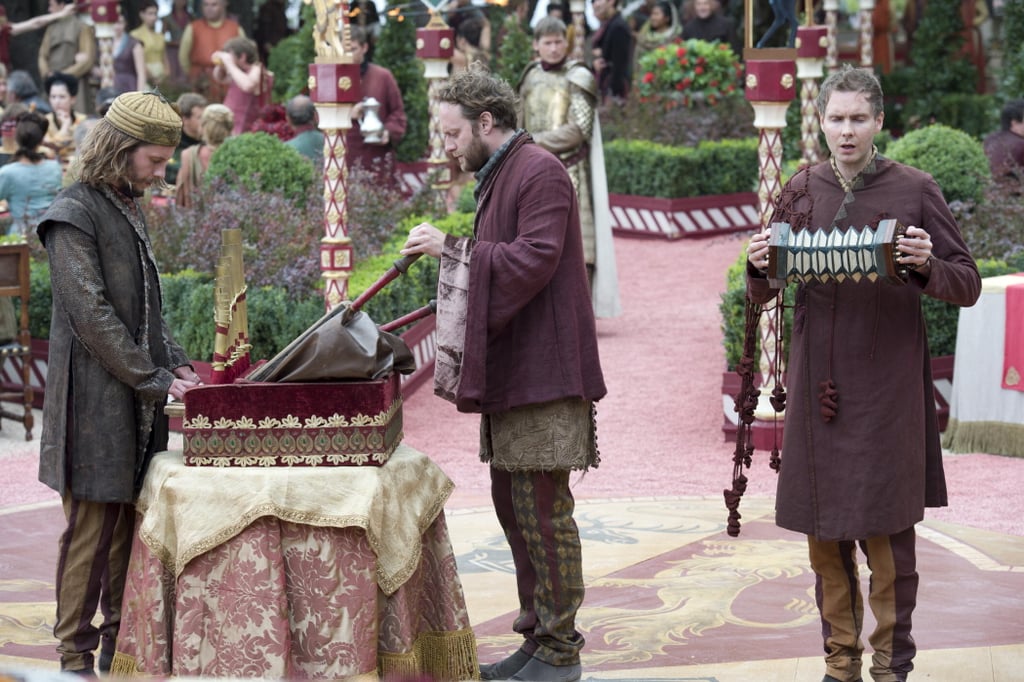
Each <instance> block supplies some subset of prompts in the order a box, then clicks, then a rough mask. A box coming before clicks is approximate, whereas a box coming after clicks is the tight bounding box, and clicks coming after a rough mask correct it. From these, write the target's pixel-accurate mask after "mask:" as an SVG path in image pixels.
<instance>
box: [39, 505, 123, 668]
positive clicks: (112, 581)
mask: <svg viewBox="0 0 1024 682" xmlns="http://www.w3.org/2000/svg"><path fill="white" fill-rule="evenodd" d="M64 516H65V517H66V518H67V524H68V525H67V528H66V529H65V530H64V533H63V534H62V535H61V538H60V544H59V548H58V555H57V622H56V624H55V625H54V627H53V634H54V636H55V637H56V638H57V640H58V642H59V643H58V645H57V652H58V653H59V654H60V660H61V669H62V670H87V669H91V668H92V667H93V657H94V652H95V651H96V647H98V646H100V643H101V640H102V651H103V652H104V653H105V654H107V655H108V656H113V654H114V648H115V647H116V644H117V629H118V626H120V624H121V599H122V597H123V596H124V582H125V575H126V573H127V572H128V559H129V557H130V555H131V549H132V533H133V532H134V524H135V509H134V507H133V506H132V505H130V504H118V503H107V502H89V501H86V500H76V499H73V498H72V497H71V494H70V493H67V494H66V495H65V496H64ZM97 608H99V609H100V612H101V613H102V614H103V622H102V624H101V625H100V627H99V628H97V627H96V626H95V625H93V624H92V621H93V618H94V617H95V615H96V609H97Z"/></svg>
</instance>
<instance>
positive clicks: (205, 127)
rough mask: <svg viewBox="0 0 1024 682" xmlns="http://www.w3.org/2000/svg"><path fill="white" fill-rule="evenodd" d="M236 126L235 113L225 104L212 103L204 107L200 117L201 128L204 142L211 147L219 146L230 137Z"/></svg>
mask: <svg viewBox="0 0 1024 682" xmlns="http://www.w3.org/2000/svg"><path fill="white" fill-rule="evenodd" d="M234 127H235V115H234V114H232V113H231V110H230V109H228V108H227V107H226V106H224V105H223V104H210V105H207V107H206V108H205V109H203V115H202V116H200V117H199V130H200V131H201V134H202V136H203V142H205V143H206V144H208V145H210V146H211V147H218V146H220V144H221V143H222V142H224V140H226V139H228V137H229V136H230V135H231V131H232V130H233V129H234Z"/></svg>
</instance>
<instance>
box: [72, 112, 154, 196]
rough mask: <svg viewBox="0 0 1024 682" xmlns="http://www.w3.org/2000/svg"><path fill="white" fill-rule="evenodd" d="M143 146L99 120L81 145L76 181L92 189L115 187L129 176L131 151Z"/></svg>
mask: <svg viewBox="0 0 1024 682" xmlns="http://www.w3.org/2000/svg"><path fill="white" fill-rule="evenodd" d="M143 144H146V143H145V142H141V141H140V140H137V139H135V138H134V137H132V136H131V135H128V134H126V133H122V132H121V131H120V130H118V129H117V128H115V127H114V126H112V125H111V124H110V121H108V120H106V119H105V118H101V119H100V120H99V121H97V122H96V124H95V125H94V126H93V127H92V130H90V131H89V134H88V135H86V136H85V141H84V142H82V147H81V148H80V150H79V154H78V164H77V165H78V179H79V180H80V181H81V182H83V183H85V184H86V185H92V186H93V187H99V186H100V185H118V184H119V183H121V182H123V181H125V180H127V179H128V178H129V177H130V174H129V171H130V170H131V155H132V152H134V151H135V150H136V149H137V148H138V147H139V146H140V145H143Z"/></svg>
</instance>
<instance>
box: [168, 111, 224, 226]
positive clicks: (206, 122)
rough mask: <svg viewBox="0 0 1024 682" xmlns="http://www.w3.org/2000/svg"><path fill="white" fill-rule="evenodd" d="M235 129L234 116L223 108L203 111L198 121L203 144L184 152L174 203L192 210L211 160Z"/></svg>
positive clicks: (193, 146) (182, 153)
mask: <svg viewBox="0 0 1024 682" xmlns="http://www.w3.org/2000/svg"><path fill="white" fill-rule="evenodd" d="M233 127H234V116H233V115H232V113H231V110H230V109H228V108H227V107H226V106H224V105H223V104H210V105H208V106H207V107H206V108H205V109H203V115H202V117H201V118H200V119H199V130H200V133H201V135H202V138H203V141H202V142H200V143H199V144H196V145H192V146H191V147H189V148H187V149H185V150H184V151H182V152H181V168H180V169H179V170H178V181H177V188H176V193H175V200H174V201H175V203H176V204H177V205H178V206H182V207H184V208H189V207H191V206H192V204H193V203H194V201H195V199H196V197H197V195H198V194H199V190H200V188H201V187H202V180H203V175H205V174H206V167H207V166H209V165H210V157H211V156H213V153H214V152H215V151H217V147H219V146H220V145H221V143H223V142H224V140H226V139H228V137H229V136H230V135H231V130H232V128H233Z"/></svg>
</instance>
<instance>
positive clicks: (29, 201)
mask: <svg viewBox="0 0 1024 682" xmlns="http://www.w3.org/2000/svg"><path fill="white" fill-rule="evenodd" d="M48 127H49V122H48V121H47V120H46V117H45V116H43V115H42V114H40V113H38V112H35V111H26V112H24V113H21V114H19V115H18V116H17V119H16V127H15V133H14V137H15V141H16V143H17V146H18V148H17V151H15V152H14V156H13V157H12V159H11V162H10V163H8V164H6V165H4V166H2V167H0V199H2V200H5V201H6V202H7V204H8V207H9V210H10V214H11V218H12V222H11V226H10V228H9V229H8V231H7V234H14V235H22V236H24V235H25V234H26V233H28V232H29V231H31V230H33V229H34V228H35V220H36V218H37V217H38V216H40V215H42V213H43V211H45V210H46V209H47V208H48V207H49V206H50V202H52V201H53V198H54V197H56V196H57V192H59V191H60V185H61V169H60V164H59V163H57V162H56V161H54V160H53V159H48V158H46V156H45V155H44V154H43V153H42V152H41V151H40V145H41V144H42V142H43V138H44V137H45V136H46V129H47V128H48Z"/></svg>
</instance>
